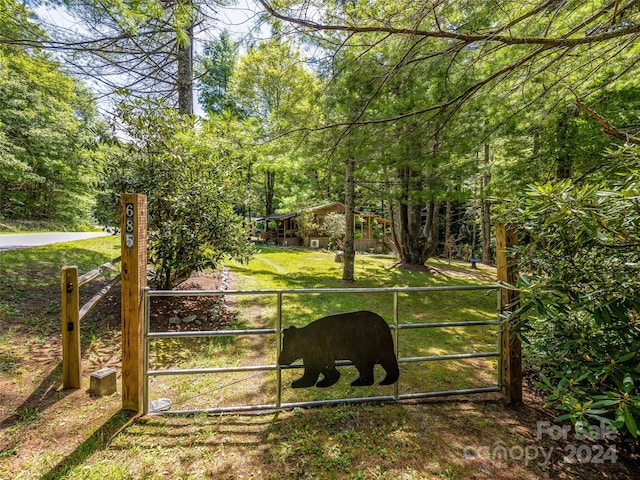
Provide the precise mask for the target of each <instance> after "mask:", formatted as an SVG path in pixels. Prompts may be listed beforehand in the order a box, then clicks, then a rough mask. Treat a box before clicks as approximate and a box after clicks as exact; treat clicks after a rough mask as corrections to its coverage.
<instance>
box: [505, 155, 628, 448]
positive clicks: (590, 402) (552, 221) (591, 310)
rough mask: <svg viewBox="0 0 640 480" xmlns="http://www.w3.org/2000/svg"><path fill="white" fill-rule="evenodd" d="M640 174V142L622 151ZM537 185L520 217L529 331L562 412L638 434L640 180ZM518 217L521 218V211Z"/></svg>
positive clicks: (534, 352) (521, 280) (524, 308)
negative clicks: (608, 183) (581, 185)
mask: <svg viewBox="0 0 640 480" xmlns="http://www.w3.org/2000/svg"><path fill="white" fill-rule="evenodd" d="M618 157H621V158H622V159H624V161H626V163H627V164H628V165H629V166H633V167H632V168H634V169H635V172H638V167H639V166H640V162H639V160H640V158H639V157H638V150H637V149H635V150H630V151H623V152H621V153H619V154H618ZM637 178H638V176H637V173H635V174H634V175H632V176H629V177H627V178H625V177H622V178H620V179H619V182H618V183H616V184H613V185H610V186H607V185H598V186H590V185H587V186H584V187H577V186H575V185H573V184H572V183H571V182H570V181H563V182H560V183H556V184H550V183H548V184H545V185H536V186H534V187H532V188H531V189H530V190H529V191H528V192H527V196H526V197H525V198H523V199H522V201H521V203H520V205H519V209H518V211H517V222H518V223H519V224H521V225H523V234H524V235H525V238H526V239H527V241H526V243H524V244H523V245H522V246H521V247H520V248H519V252H518V254H519V257H518V258H519V264H520V265H519V268H520V270H521V275H520V278H519V287H520V288H522V289H523V293H524V298H523V304H522V307H521V309H520V314H521V315H522V316H523V320H522V321H523V325H522V328H523V333H524V335H525V337H526V338H527V339H528V341H529V342H530V346H531V349H530V350H531V352H532V355H533V356H534V360H535V361H537V362H539V363H540V364H541V365H542V366H543V368H544V370H547V371H549V372H552V373H551V374H550V375H549V376H543V377H542V380H543V382H542V383H541V386H543V387H544V388H546V389H548V390H549V391H550V397H549V402H550V404H554V405H556V406H557V407H558V408H560V409H562V410H565V411H566V412H567V413H566V415H562V416H561V417H560V419H566V418H570V419H571V420H572V421H574V422H577V421H589V420H592V421H593V420H595V421H596V422H597V421H599V420H600V419H604V420H606V421H607V422H609V423H610V424H611V425H613V426H614V427H615V428H617V429H618V430H620V431H621V432H622V433H624V434H625V435H630V436H632V437H637V433H638V432H637V426H636V425H637V422H638V420H639V419H640V388H639V387H640V363H639V362H640V356H639V352H640V299H639V298H638V294H637V292H638V291H640V264H639V263H638V247H639V246H640V187H639V185H638V183H637ZM514 220H516V219H515V218H514Z"/></svg>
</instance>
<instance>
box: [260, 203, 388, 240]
mask: <svg viewBox="0 0 640 480" xmlns="http://www.w3.org/2000/svg"><path fill="white" fill-rule="evenodd" d="M305 212H308V213H309V214H311V219H312V221H313V223H315V224H317V225H321V224H322V221H323V219H324V217H325V216H327V215H328V214H330V213H341V214H343V215H344V212H345V206H344V204H342V203H339V202H334V203H329V204H326V205H320V206H317V207H312V208H309V209H306V210H305ZM300 214H301V212H292V213H281V214H274V215H268V216H266V217H264V218H262V219H260V220H258V223H259V224H260V223H261V224H262V226H261V227H259V228H258V230H259V231H260V235H259V237H260V239H261V240H262V241H265V242H273V243H275V244H277V245H282V246H293V247H300V246H304V247H307V248H326V247H327V246H328V245H329V237H327V236H326V235H325V234H323V233H321V232H319V231H318V230H313V231H310V232H304V234H303V232H302V228H301V226H300V225H299V223H298V217H299V215H300ZM353 216H354V225H355V239H354V243H355V250H356V251H366V252H371V251H374V252H384V251H387V250H388V247H387V246H386V244H385V238H386V239H388V238H389V237H390V236H391V222H390V221H389V220H387V219H384V218H382V217H380V216H378V215H376V214H374V213H366V212H360V211H354V214H353Z"/></svg>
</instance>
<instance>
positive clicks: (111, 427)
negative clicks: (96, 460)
mask: <svg viewBox="0 0 640 480" xmlns="http://www.w3.org/2000/svg"><path fill="white" fill-rule="evenodd" d="M136 418H138V414H137V413H134V412H130V411H124V410H121V411H119V412H117V413H115V414H114V415H113V416H112V417H111V418H110V419H109V420H107V421H106V422H105V423H104V425H102V426H101V427H100V428H98V429H97V430H96V431H95V432H93V434H92V435H91V436H90V437H89V438H87V439H86V440H85V441H84V442H82V443H81V444H80V445H78V447H77V448H76V449H75V450H74V451H73V452H72V453H71V454H70V455H68V456H66V457H65V458H63V459H62V460H61V461H60V462H59V463H58V464H57V465H56V466H55V467H53V468H52V469H51V470H50V471H49V472H47V473H45V474H44V475H43V476H42V477H41V480H55V479H58V478H63V477H65V476H66V475H67V474H68V473H69V471H71V470H72V469H73V468H74V467H77V466H79V465H81V464H83V463H84V462H85V461H86V460H87V459H88V458H89V457H90V456H91V455H93V454H94V453H96V452H98V451H100V450H103V449H105V448H106V447H108V446H109V443H110V442H111V440H112V439H113V438H114V437H115V436H116V435H117V434H118V433H120V432H121V431H123V430H124V429H125V428H127V427H128V426H129V425H131V424H132V423H133V421H134V420H135V419H136Z"/></svg>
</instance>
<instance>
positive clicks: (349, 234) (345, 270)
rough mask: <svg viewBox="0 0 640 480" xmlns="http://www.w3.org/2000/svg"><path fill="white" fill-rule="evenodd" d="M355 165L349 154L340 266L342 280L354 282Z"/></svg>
mask: <svg viewBox="0 0 640 480" xmlns="http://www.w3.org/2000/svg"><path fill="white" fill-rule="evenodd" d="M355 167H356V161H355V158H353V155H349V156H348V158H347V165H346V169H345V177H344V178H345V182H344V183H345V185H344V206H345V211H344V215H345V239H344V265H343V267H342V280H344V281H345V282H355V277H354V271H355V257H356V252H355V245H354V221H353V210H354V204H355V181H354V178H353V175H354V171H355Z"/></svg>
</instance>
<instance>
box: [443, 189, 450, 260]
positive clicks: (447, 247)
mask: <svg viewBox="0 0 640 480" xmlns="http://www.w3.org/2000/svg"><path fill="white" fill-rule="evenodd" d="M447 192H449V193H450V192H451V186H449V187H448V188H447ZM452 210H453V206H452V204H451V198H449V197H447V209H446V213H445V216H444V247H443V249H442V256H443V257H444V258H448V259H449V260H451V256H452V255H453V251H452V246H453V239H452V238H451V216H452Z"/></svg>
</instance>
